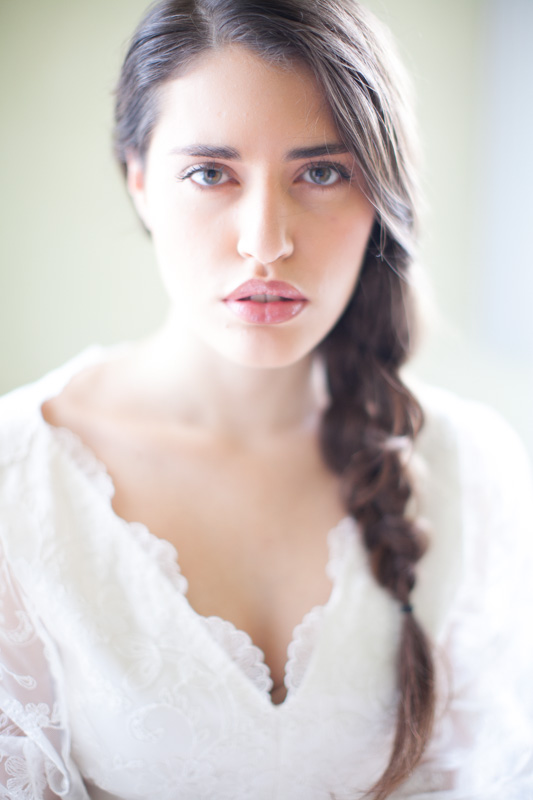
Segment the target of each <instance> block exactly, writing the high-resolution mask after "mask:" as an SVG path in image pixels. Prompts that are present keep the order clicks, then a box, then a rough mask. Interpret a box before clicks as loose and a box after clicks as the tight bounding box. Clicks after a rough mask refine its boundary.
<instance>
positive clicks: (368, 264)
mask: <svg viewBox="0 0 533 800" xmlns="http://www.w3.org/2000/svg"><path fill="white" fill-rule="evenodd" d="M380 233H381V229H380V226H379V224H378V223H376V225H375V228H374V231H373V236H372V237H371V242H370V245H369V248H368V253H367V256H366V259H365V263H364V265H363V268H362V270H361V275H360V278H359V283H358V287H357V289H356V291H355V293H354V296H353V297H352V299H351V301H350V304H349V305H348V307H347V309H346V310H345V312H344V314H343V316H342V317H341V319H340V320H339V322H338V323H337V325H336V326H335V328H334V329H333V330H332V331H331V333H330V334H329V336H328V337H327V338H326V339H325V340H324V342H323V344H322V354H323V357H324V362H325V369H326V376H327V381H328V387H329V394H330V404H329V407H328V408H327V409H326V411H325V413H324V416H323V419H322V425H321V447H322V452H323V456H324V458H325V460H326V463H327V464H328V465H329V466H330V467H331V469H332V470H333V471H334V472H335V473H337V474H338V475H339V476H340V478H341V486H342V494H343V500H344V503H345V505H346V508H347V510H348V512H349V513H350V514H351V515H352V516H353V517H354V518H355V519H356V520H357V521H358V523H359V525H360V528H361V530H362V535H363V540H364V544H365V547H366V549H367V551H368V553H369V560H370V566H371V569H372V572H373V574H374V576H375V578H376V580H377V581H378V583H379V584H380V585H381V586H383V587H384V588H385V589H386V590H387V591H389V592H390V593H391V594H392V596H393V597H394V598H396V599H397V600H398V602H399V603H400V604H401V606H402V610H403V612H404V613H403V614H402V616H403V622H402V633H401V642H400V648H399V653H398V668H397V680H398V686H399V689H400V692H401V698H400V703H399V706H398V716H397V723H396V734H395V740H394V745H393V749H392V754H391V758H390V762H389V765H388V767H387V769H386V771H385V773H384V774H383V776H382V777H381V778H380V780H379V781H378V782H377V784H376V785H375V786H374V787H373V789H372V790H371V793H372V796H373V798H374V800H384V798H386V797H387V796H388V795H389V794H390V793H391V792H392V791H393V789H394V788H395V787H397V786H398V785H399V784H400V783H401V782H402V781H404V780H405V779H406V778H407V777H408V775H409V773H410V772H411V771H412V769H413V768H414V767H415V765H416V764H417V763H418V761H419V760H420V758H421V756H422V753H423V751H424V748H425V745H426V744H427V741H428V739H429V736H430V734H431V728H432V722H433V712H434V702H435V700H434V674H433V663H432V657H431V653H430V648H429V644H428V642H427V639H426V637H425V635H424V633H423V631H422V629H421V627H420V626H419V624H418V622H417V621H416V619H415V617H414V615H413V613H412V608H411V606H410V603H409V596H410V592H411V590H412V589H413V587H414V584H415V564H416V562H417V561H418V560H419V559H420V558H421V557H422V555H423V553H424V550H425V542H424V536H423V534H422V531H421V530H420V529H419V528H418V527H417V525H416V524H415V523H414V522H412V521H410V520H408V519H407V518H406V516H405V509H406V504H407V502H408V500H409V498H410V496H411V483H410V479H409V475H408V473H407V467H406V464H405V461H406V457H407V456H408V454H409V451H410V449H411V446H412V443H413V440H414V438H415V436H416V435H417V433H418V432H419V430H420V428H421V426H422V422H423V416H422V410H421V408H420V405H419V404H418V402H417V400H416V399H415V398H414V397H413V395H412V394H411V393H410V392H409V390H408V389H407V388H406V387H405V386H404V385H403V383H402V381H401V379H400V377H399V374H398V371H399V368H400V366H401V365H402V364H403V362H404V361H405V359H406V357H407V355H408V354H409V350H410V336H409V333H410V331H409V319H410V309H409V307H408V304H407V301H408V299H409V298H408V287H407V284H406V283H405V280H404V279H403V278H402V271H405V268H406V266H407V263H406V262H407V257H406V254H405V251H404V250H403V249H402V248H401V247H400V245H399V244H398V243H397V241H395V240H392V239H391V240H389V242H388V243H387V252H386V257H385V254H384V253H382V252H380V251H379V237H380Z"/></svg>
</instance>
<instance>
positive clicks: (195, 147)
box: [170, 142, 349, 161]
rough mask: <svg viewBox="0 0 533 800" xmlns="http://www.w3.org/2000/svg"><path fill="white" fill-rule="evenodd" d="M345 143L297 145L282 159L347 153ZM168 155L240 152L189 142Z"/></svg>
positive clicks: (230, 156)
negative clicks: (189, 143)
mask: <svg viewBox="0 0 533 800" xmlns="http://www.w3.org/2000/svg"><path fill="white" fill-rule="evenodd" d="M348 152H349V151H348V148H347V147H346V145H344V144H341V143H340V142H332V143H330V144H319V145H314V146H313V147H297V148H295V149H294V150H289V152H288V153H286V154H285V156H284V159H283V160H284V161H299V160H300V159H304V158H318V157H319V156H333V155H340V154H342V153H348ZM170 155H182V156H193V157H195V158H222V159H224V161H240V160H241V154H240V153H239V151H238V150H235V148H234V147H216V146H214V145H210V144H191V145H188V146H186V147H174V148H173V149H172V150H171V151H170Z"/></svg>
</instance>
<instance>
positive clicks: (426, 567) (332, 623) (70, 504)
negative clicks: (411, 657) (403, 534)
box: [0, 349, 533, 800]
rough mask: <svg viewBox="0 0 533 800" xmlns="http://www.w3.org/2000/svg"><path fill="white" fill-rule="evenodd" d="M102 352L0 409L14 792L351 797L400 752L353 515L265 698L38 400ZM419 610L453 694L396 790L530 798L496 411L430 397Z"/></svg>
mask: <svg viewBox="0 0 533 800" xmlns="http://www.w3.org/2000/svg"><path fill="white" fill-rule="evenodd" d="M104 357H107V355H106V353H105V352H104V351H102V350H100V349H91V350H89V351H86V352H85V353H84V354H82V356H81V357H79V358H78V359H75V360H74V361H73V362H70V363H69V364H67V365H66V366H65V367H63V368H62V369H61V370H58V371H56V372H54V373H51V374H50V375H49V376H47V377H46V378H44V379H43V380H42V381H39V382H38V383H36V384H33V385H32V386H29V387H25V388H23V389H21V390H18V391H17V392H14V393H12V394H11V395H8V396H7V397H6V398H4V399H3V400H2V401H0V546H1V549H0V798H4V797H5V798H10V799H11V800H23V799H24V800H30V798H31V800H34V798H35V799H37V798H39V799H40V798H47V799H48V798H55V797H63V798H68V799H69V800H87V798H93V800H104V799H105V800H112V799H113V798H116V799H119V798H120V800H140V799H141V798H142V800H155V799H156V798H157V800H332V799H333V800H357V798H362V797H363V794H364V791H365V789H367V788H368V787H369V786H370V785H371V784H372V782H373V781H374V780H375V779H376V778H377V777H378V776H379V775H380V773H381V772H382V770H383V768H384V766H385V765H386V762H387V760H388V754H389V749H390V745H391V741H392V731H393V726H394V719H395V706H396V702H397V699H398V698H397V693H396V688H395V679H394V663H395V656H396V650H397V643H398V635H399V628H400V622H401V620H400V612H399V610H398V606H397V604H396V603H395V602H393V601H392V600H391V599H390V598H389V597H388V595H387V594H386V593H385V592H383V591H382V590H381V589H380V588H379V587H378V586H377V585H376V583H375V581H374V580H373V578H372V577H371V575H370V573H369V570H368V566H367V562H366V554H365V551H364V549H363V547H362V545H361V543H360V540H359V535H358V531H357V528H356V526H355V524H354V523H353V522H352V521H351V520H350V519H345V520H343V521H341V522H340V523H339V525H338V526H337V527H336V528H335V529H334V530H333V531H331V532H330V533H329V543H330V561H329V564H328V566H327V570H328V574H329V576H330V578H331V582H332V590H331V596H330V598H329V600H328V602H327V603H326V604H325V605H324V606H323V607H319V608H315V609H313V610H311V611H310V613H309V614H308V615H307V616H306V617H305V618H304V620H303V621H302V623H301V624H300V625H299V626H298V627H297V628H296V630H295V631H294V637H293V641H292V644H291V645H290V647H289V652H288V664H287V669H286V684H287V687H288V695H287V699H286V700H285V702H284V703H283V704H281V705H279V706H275V705H273V704H272V702H271V699H270V695H269V689H270V687H271V681H270V677H269V674H268V669H267V667H266V666H265V664H264V661H263V657H262V653H261V652H260V651H259V650H258V648H256V647H254V646H253V644H252V642H251V641H250V639H249V637H248V636H247V635H246V634H245V633H243V632H240V631H237V630H236V629H235V628H234V627H233V626H232V625H231V624H229V623H228V622H225V621H223V620H221V619H218V618H210V619H205V618H203V617H201V616H199V615H198V614H197V613H195V612H194V610H193V609H192V608H191V607H190V605H189V604H188V602H187V583H186V580H185V578H184V577H183V576H182V575H181V573H180V570H179V567H178V561H177V553H176V552H175V551H174V549H173V548H172V547H171V546H170V545H169V544H168V543H165V542H162V541H160V540H159V539H157V538H156V537H154V536H153V535H152V534H151V533H150V532H149V531H147V530H146V528H144V527H143V526H141V525H131V524H127V523H126V522H125V521H123V520H122V519H120V518H119V517H117V515H116V514H115V513H114V512H113V510H112V507H111V497H112V494H113V487H112V484H111V481H110V479H109V477H108V476H107V475H106V473H105V470H104V469H103V467H102V466H101V465H100V464H98V462H97V461H96V460H95V458H94V457H93V456H92V455H91V454H90V453H89V452H88V451H87V450H86V449H85V448H83V446H82V445H81V444H80V442H79V440H78V439H76V437H75V436H74V435H73V434H71V433H70V432H68V431H65V430H58V429H55V428H52V427H50V426H49V425H47V424H46V423H45V422H44V421H43V419H42V416H41V414H40V405H41V403H42V402H43V400H44V399H45V398H47V397H50V396H53V395H54V394H56V393H57V392H58V391H59V390H60V389H61V387H62V386H63V385H64V384H65V383H66V382H67V381H68V380H69V379H70V377H71V376H72V375H73V374H75V373H76V372H77V371H78V370H79V369H81V368H82V367H83V366H85V365H86V364H88V363H90V362H91V361H93V362H94V361H95V360H98V359H101V358H104ZM419 396H420V397H421V399H422V402H423V405H424V407H425V410H426V416H427V422H426V426H425V429H424V432H423V434H422V435H421V436H420V438H419V442H418V444H417V448H416V450H417V452H416V461H417V467H416V469H417V485H418V489H419V491H418V494H419V498H418V506H419V511H420V512H421V513H422V514H423V516H424V517H425V518H427V519H428V521H429V523H430V525H431V531H432V540H431V548H430V550H429V552H428V554H427V555H426V556H425V557H424V559H423V561H422V562H421V563H420V565H419V569H418V574H419V582H418V586H417V588H416V591H415V593H414V598H413V602H414V604H415V606H416V611H417V614H418V616H419V618H420V620H421V622H422V623H423V624H424V626H425V629H426V630H427V632H428V633H429V634H430V636H431V637H432V639H433V641H434V642H435V647H436V653H437V658H438V661H439V668H440V675H441V688H440V702H439V709H438V715H437V724H436V727H435V732H434V736H433V739H432V741H431V744H430V746H429V748H428V750H427V752H426V755H425V757H424V761H423V763H422V764H421V765H420V766H419V767H418V769H417V770H416V771H415V772H414V774H413V775H412V777H411V779H410V780H409V782H408V783H407V784H405V786H404V787H403V788H402V790H401V791H400V792H397V793H396V794H395V795H394V798H401V797H402V798H416V800H423V798H430V799H431V800H468V799H470V798H472V799H473V798H476V799H477V800H490V799H493V800H527V799H528V798H533V624H532V620H531V618H532V616H533V572H532V568H533V557H532V547H533V536H532V533H531V504H532V496H531V485H530V476H529V471H528V465H527V460H526V459H525V457H524V454H523V451H522V449H521V447H520V445H519V444H518V443H517V441H516V439H515V437H514V435H513V434H512V433H511V432H510V431H509V430H508V428H507V426H506V425H505V424H504V423H502V421H501V420H500V419H499V418H498V417H497V416H496V415H495V414H493V413H492V412H491V411H488V410H487V409H485V408H483V407H480V406H478V405H475V404H471V403H466V402H463V401H460V400H458V399H457V398H455V397H453V396H452V395H449V394H447V393H445V392H440V391H435V390H427V389H424V390H422V391H419Z"/></svg>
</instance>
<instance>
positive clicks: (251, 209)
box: [0, 0, 533, 800]
mask: <svg viewBox="0 0 533 800" xmlns="http://www.w3.org/2000/svg"><path fill="white" fill-rule="evenodd" d="M400 75H401V73H400V69H399V66H398V64H397V63H396V61H395V60H394V59H393V58H392V57H391V55H390V45H389V43H388V40H387V39H386V36H385V34H384V33H383V31H381V29H380V28H379V26H378V24H377V23H376V21H375V20H374V19H373V18H372V17H371V16H370V15H369V14H368V13H367V12H365V11H364V10H363V9H362V8H361V7H360V6H359V5H358V4H355V3H352V2H351V0H335V1H334V2H331V1H330V0H328V3H322V2H320V1H319V0H279V2H272V3H268V4H266V3H242V2H237V0H195V1H194V2H193V0H168V2H163V3H158V4H156V5H155V6H154V7H153V8H152V9H151V10H150V11H149V12H148V13H147V15H146V17H145V18H144V20H143V21H142V22H141V24H140V26H139V28H138V30H137V31H136V33H135V34H134V37H133V40H132V43H131V46H130V49H129V52H128V54H127V57H126V60H125V63H124V66H123V70H122V74H121V78H120V82H119V86H118V91H117V116H116V119H117V126H116V152H117V156H118V159H119V162H120V163H121V164H122V166H123V168H124V171H125V175H126V177H127V185H128V189H129V192H130V194H131V197H132V200H133V202H134V205H135V208H136V210H137V212H138V214H139V216H140V218H141V220H142V222H143V224H144V225H145V227H146V228H147V230H148V231H149V233H150V235H151V237H152V239H153V243H154V247H155V251H156V255H157V260H158V264H159V267H160V270H161V275H162V278H163V281H164V283H165V286H166V289H167V291H168V295H169V299H170V310H169V315H168V318H167V320H166V321H165V323H164V324H163V325H162V327H161V329H160V330H158V331H157V332H156V333H155V334H154V335H153V336H152V337H151V338H150V339H148V340H147V341H144V342H142V343H140V344H135V345H125V346H122V347H119V348H115V349H113V350H112V351H110V352H102V351H101V350H100V349H98V348H97V349H92V350H90V351H88V352H86V353H84V354H82V355H81V356H80V357H79V358H78V359H76V360H74V361H73V362H71V363H70V364H67V365H66V366H65V367H64V368H62V369H61V370H58V371H56V372H55V373H53V374H52V375H49V376H47V377H46V378H44V379H43V380H42V381H40V382H38V383H37V384H35V385H33V386H31V387H26V388H24V389H21V390H19V391H18V392H15V393H13V394H12V395H11V396H8V397H7V398H5V399H4V401H3V404H2V412H1V413H2V420H3V425H2V443H1V449H0V453H1V464H2V477H1V480H2V483H1V487H2V488H1V491H2V522H1V533H2V537H1V542H2V560H1V562H0V564H1V567H2V573H3V576H4V582H3V588H2V595H1V600H2V673H1V674H2V682H1V683H0V709H1V711H2V716H0V731H1V738H0V756H1V757H0V776H1V780H0V784H1V785H2V787H3V789H2V796H5V797H13V798H22V797H24V798H30V797H31V798H34V797H35V798H42V797H45V798H51V797H56V796H60V797H67V798H87V797H90V798H98V799H100V798H128V800H129V799H130V798H153V797H158V798H173V799H174V798H180V800H182V799H183V798H191V799H192V798H194V800H198V798H215V797H216V798H217V800H219V799H220V798H232V800H233V799H235V798H282V799H285V798H291V800H293V799H294V798H305V799H306V800H310V799H311V798H316V799H317V800H318V798H332V797H334V798H337V800H344V798H358V797H359V798H360V797H363V796H369V797H373V798H375V799H376V800H377V799H378V798H379V800H383V799H384V798H386V797H392V796H394V797H413V798H414V797H418V798H420V799H421V798H423V797H427V796H429V795H431V797H432V798H433V797H434V798H442V800H444V798H454V799H455V800H459V798H466V797H478V798H483V799H484V800H486V799H487V798H489V797H490V796H491V793H492V796H494V797H498V798H501V797H503V796H505V797H506V798H511V797H516V798H525V797H527V796H529V795H528V792H530V791H533V789H532V786H533V784H532V775H533V761H532V754H533V750H532V744H533V739H532V725H531V690H530V688H529V687H528V683H529V682H528V679H527V675H528V668H529V664H530V657H531V637H530V635H529V634H528V633H527V631H526V630H524V631H523V632H522V635H521V636H520V637H518V635H517V631H519V630H520V626H521V623H522V616H523V614H524V610H527V603H528V601H529V599H530V594H531V593H530V590H529V581H528V580H527V577H526V575H527V569H528V567H529V566H530V565H531V560H530V553H529V550H528V547H529V545H530V542H529V539H528V536H527V534H528V530H529V529H528V521H527V515H526V510H527V511H529V500H530V495H529V492H530V489H529V479H528V468H527V464H526V463H525V460H524V457H523V455H522V451H521V449H520V446H519V445H517V443H516V442H515V440H514V438H513V436H512V434H510V433H509V432H508V430H507V428H506V427H505V426H504V425H503V423H501V422H500V421H499V420H498V419H497V418H496V417H495V416H494V415H493V414H492V413H491V412H489V411H486V410H484V409H480V408H478V407H477V406H471V405H470V404H468V403H463V402H461V401H459V400H457V399H456V398H453V397H450V396H448V395H446V394H444V393H439V392H436V391H429V390H427V389H420V391H419V396H420V400H421V405H420V404H419V401H418V400H417V399H415V397H414V395H413V394H412V393H411V391H410V390H408V389H407V388H406V386H405V385H404V383H403V382H402V380H401V378H400V376H399V368H400V367H401V365H402V364H403V362H404V361H405V359H406V358H407V356H408V355H409V352H410V349H411V344H412V303H411V297H410V292H411V289H410V283H409V267H410V262H411V259H412V255H413V247H414V236H415V228H416V225H415V218H416V214H415V199H414V195H415V190H414V178H413V166H412V135H411V131H410V117H409V112H408V109H407V108H406V106H405V97H406V93H405V88H404V85H403V83H402V82H401V79H400ZM422 409H423V412H422ZM424 417H425V423H424V425H423V419H424ZM104 465H105V467H104ZM339 520H341V522H340V523H339ZM423 520H424V523H423V522H422V521H423ZM423 528H424V529H425V532H424V533H422V529H423ZM328 530H329V531H330V534H329V536H326V532H327V531H328ZM426 548H427V551H426ZM176 550H177V551H179V563H180V568H181V570H182V572H181V571H180V568H178V566H177V563H178V562H177V553H176ZM424 553H425V554H424ZM326 563H327V574H326V572H325V570H324V567H325V565H326ZM511 570H513V572H512V573H511ZM510 580H512V581H513V583H512V586H513V592H512V597H511V596H510V594H511V593H510V592H508V591H507V585H508V583H509V581H510ZM415 585H416V588H415ZM287 656H288V659H287ZM286 662H287V663H286Z"/></svg>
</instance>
